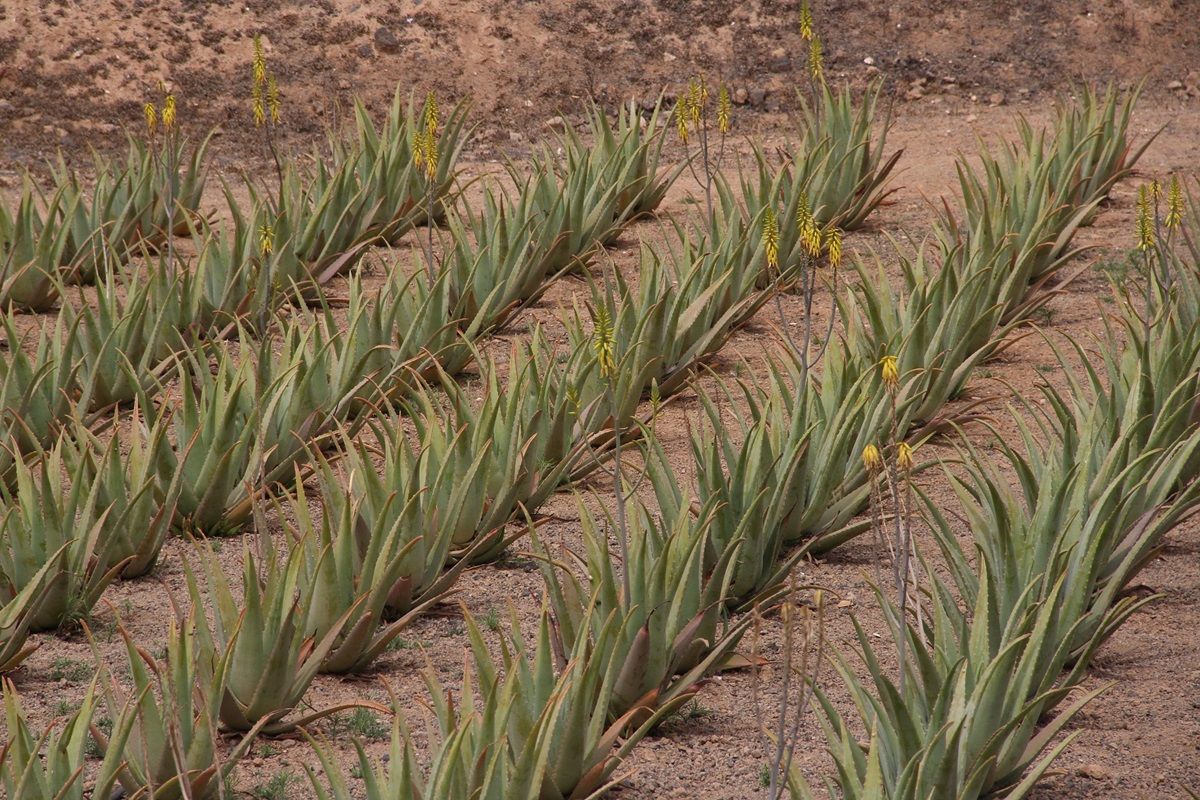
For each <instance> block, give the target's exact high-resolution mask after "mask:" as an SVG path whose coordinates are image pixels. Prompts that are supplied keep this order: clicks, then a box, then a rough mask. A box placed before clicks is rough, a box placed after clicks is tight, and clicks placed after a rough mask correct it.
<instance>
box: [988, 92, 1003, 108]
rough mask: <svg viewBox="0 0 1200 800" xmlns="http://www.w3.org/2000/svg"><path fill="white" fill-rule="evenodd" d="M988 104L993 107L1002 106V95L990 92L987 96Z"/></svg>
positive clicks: (1001, 93)
mask: <svg viewBox="0 0 1200 800" xmlns="http://www.w3.org/2000/svg"><path fill="white" fill-rule="evenodd" d="M988 103H989V104H990V105H993V106H1002V105H1004V93H1003V92H992V93H991V94H989V95H988Z"/></svg>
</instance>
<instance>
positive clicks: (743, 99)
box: [733, 86, 750, 106]
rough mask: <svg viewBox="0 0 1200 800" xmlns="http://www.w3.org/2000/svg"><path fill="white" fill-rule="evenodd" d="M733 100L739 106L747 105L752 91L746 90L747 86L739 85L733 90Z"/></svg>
mask: <svg viewBox="0 0 1200 800" xmlns="http://www.w3.org/2000/svg"><path fill="white" fill-rule="evenodd" d="M733 102H735V103H737V104H738V105H739V106H744V105H746V103H748V102H750V93H749V92H747V91H746V89H745V87H742V86H739V87H738V88H737V89H735V90H734V92H733Z"/></svg>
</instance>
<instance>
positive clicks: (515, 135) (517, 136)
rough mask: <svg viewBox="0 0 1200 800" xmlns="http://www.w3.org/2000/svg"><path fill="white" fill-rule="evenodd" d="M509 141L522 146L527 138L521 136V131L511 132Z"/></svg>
mask: <svg viewBox="0 0 1200 800" xmlns="http://www.w3.org/2000/svg"><path fill="white" fill-rule="evenodd" d="M508 140H509V141H510V142H512V143H513V144H520V143H521V142H523V141H525V137H524V136H522V135H521V133H520V131H509V132H508Z"/></svg>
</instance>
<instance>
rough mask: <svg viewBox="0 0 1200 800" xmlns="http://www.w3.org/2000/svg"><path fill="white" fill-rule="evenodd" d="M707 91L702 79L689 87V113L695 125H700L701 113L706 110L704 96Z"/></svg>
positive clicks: (693, 82)
mask: <svg viewBox="0 0 1200 800" xmlns="http://www.w3.org/2000/svg"><path fill="white" fill-rule="evenodd" d="M707 91H708V90H707V89H705V88H704V84H703V83H702V79H697V80H694V81H692V82H691V84H690V85H689V86H688V111H689V112H690V114H689V116H690V117H691V121H692V124H694V125H699V124H700V113H701V112H702V111H703V110H704V96H705V94H706V93H707Z"/></svg>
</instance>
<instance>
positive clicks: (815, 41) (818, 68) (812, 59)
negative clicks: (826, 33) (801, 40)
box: [808, 36, 825, 83]
mask: <svg viewBox="0 0 1200 800" xmlns="http://www.w3.org/2000/svg"><path fill="white" fill-rule="evenodd" d="M808 71H809V73H811V74H812V79H813V80H814V81H816V82H817V83H824V82H825V50H824V48H822V47H821V40H820V39H819V38H818V37H816V36H813V37H812V40H811V41H809V43H808Z"/></svg>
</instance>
